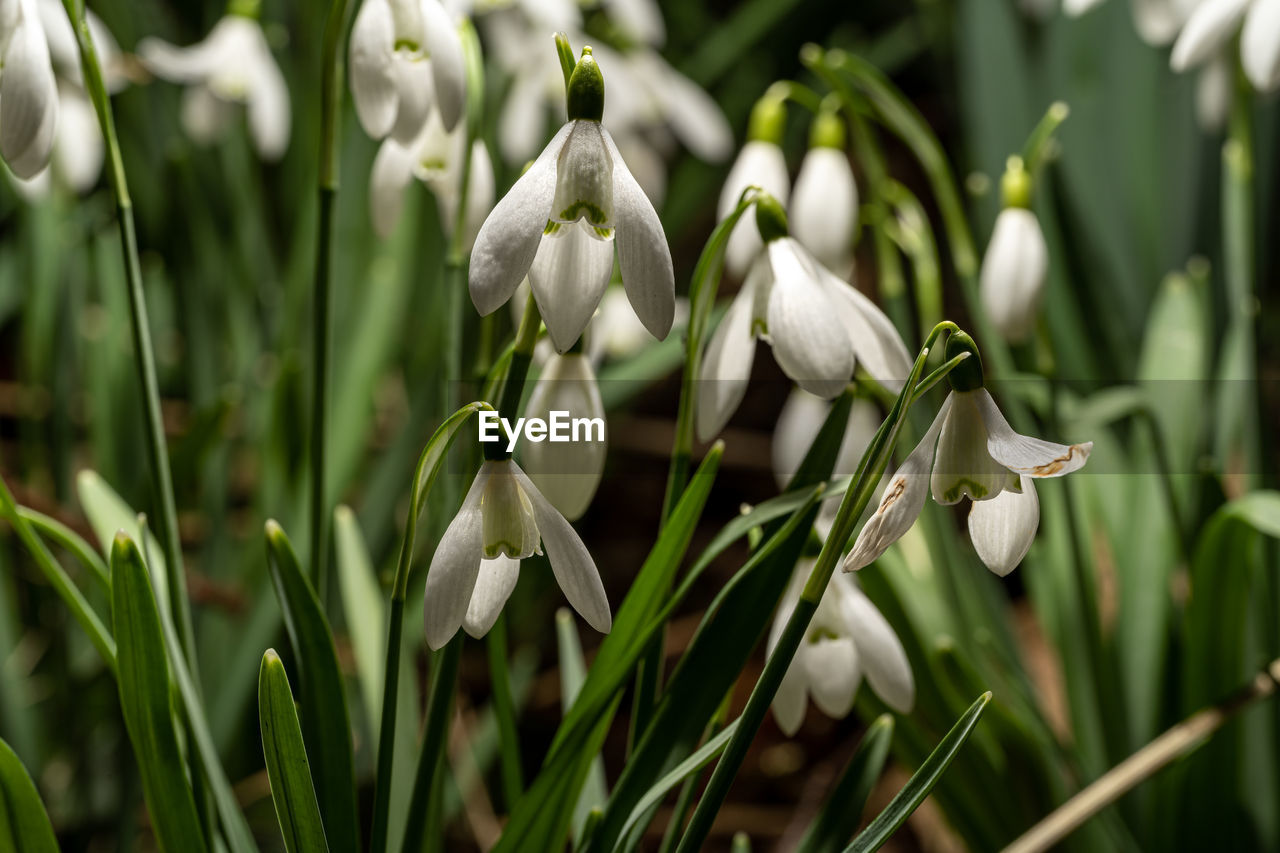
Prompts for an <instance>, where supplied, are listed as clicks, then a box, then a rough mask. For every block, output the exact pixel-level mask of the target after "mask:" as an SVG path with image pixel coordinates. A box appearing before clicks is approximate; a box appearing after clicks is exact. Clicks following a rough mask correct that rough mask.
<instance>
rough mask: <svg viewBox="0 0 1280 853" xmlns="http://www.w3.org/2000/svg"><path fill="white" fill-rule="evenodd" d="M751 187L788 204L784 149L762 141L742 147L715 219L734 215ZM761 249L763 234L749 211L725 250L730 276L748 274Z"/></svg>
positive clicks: (725, 184)
mask: <svg viewBox="0 0 1280 853" xmlns="http://www.w3.org/2000/svg"><path fill="white" fill-rule="evenodd" d="M749 186H757V187H760V189H762V190H764V191H765V192H767V193H769V194H770V195H772V196H773V197H774V198H776V199H777V200H778V203H779V204H782V205H785V204H786V203H787V197H788V194H789V193H790V191H791V181H790V179H789V178H788V176H787V161H786V158H785V157H783V155H782V149H781V148H779V147H778V146H777V145H774V144H773V143H772V142H762V141H760V140H752V141H751V142H748V143H747V144H746V145H744V146H742V151H740V152H739V153H738V159H737V160H735V161H734V163H733V168H731V169H730V170H729V176H728V177H727V178H725V181H724V187H723V188H722V189H721V191H720V206H719V211H718V215H717V217H716V218H717V219H720V220H723V219H724V218H725V217H727V216H728V215H729V214H730V213H732V212H733V209H734V207H736V206H737V204H738V200H739V199H740V198H741V196H742V191H743V190H745V189H746V188H747V187H749ZM760 246H761V243H760V231H759V230H758V229H757V228H756V221H755V215H754V213H753V212H752V211H750V210H748V211H747V212H746V213H745V214H743V217H742V218H741V219H739V220H738V225H737V227H735V228H734V229H733V233H732V234H731V235H729V245H728V247H727V248H726V249H725V268H726V269H727V270H728V271H729V274H730V275H734V276H741V275H742V274H743V273H745V272H746V271H747V267H749V266H750V265H751V262H752V260H754V259H755V256H756V255H757V254H758V253H759V251H760Z"/></svg>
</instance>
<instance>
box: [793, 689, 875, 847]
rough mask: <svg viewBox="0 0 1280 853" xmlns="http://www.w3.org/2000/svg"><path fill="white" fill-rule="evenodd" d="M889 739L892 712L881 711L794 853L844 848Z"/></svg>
mask: <svg viewBox="0 0 1280 853" xmlns="http://www.w3.org/2000/svg"><path fill="white" fill-rule="evenodd" d="M892 739H893V716H892V715H891V714H881V715H880V716H879V717H877V718H876V720H875V722H873V723H872V724H871V725H870V726H868V727H867V733H866V734H865V735H863V736H862V742H861V743H859V744H858V748H857V750H856V751H855V752H854V753H853V757H852V758H850V759H849V764H848V765H847V766H846V767H845V769H844V772H843V773H841V774H840V779H839V781H837V782H836V786H835V787H834V788H832V789H831V794H830V795H829V796H828V797H827V800H826V802H824V803H823V804H822V811H820V812H818V816H817V817H816V818H814V821H813V823H811V824H810V825H809V829H808V831H806V832H805V834H804V838H802V839H800V845H799V846H798V847H797V848H796V853H827V851H831V853H834V851H837V850H842V849H844V846H845V845H846V844H847V843H848V841H849V838H851V837H852V836H853V833H854V831H855V830H857V828H858V824H859V823H861V822H862V810H863V809H864V808H866V805H867V797H869V796H871V788H872V787H873V786H874V785H875V783H876V780H877V779H879V778H880V772H881V771H882V770H883V769H884V763H885V760H886V759H887V758H888V757H889V743H890V741H891V740H892Z"/></svg>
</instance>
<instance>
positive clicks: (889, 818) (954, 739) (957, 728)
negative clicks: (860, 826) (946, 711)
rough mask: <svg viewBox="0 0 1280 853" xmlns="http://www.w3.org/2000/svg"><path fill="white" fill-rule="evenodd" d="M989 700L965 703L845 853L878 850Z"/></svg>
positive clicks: (986, 696) (938, 774)
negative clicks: (900, 786) (887, 803)
mask: <svg viewBox="0 0 1280 853" xmlns="http://www.w3.org/2000/svg"><path fill="white" fill-rule="evenodd" d="M990 701H991V694H990V693H983V694H982V695H981V696H979V697H978V698H977V700H976V701H975V702H974V703H973V704H972V705H970V706H969V710H967V711H965V712H964V714H963V715H962V716H961V717H960V719H958V720H956V724H955V725H954V726H952V727H951V731H949V732H947V736H946V737H944V738H943V739H942V742H941V743H939V744H938V746H937V747H936V748H935V749H934V750H933V752H931V753H929V757H928V758H926V759H925V760H924V763H923V764H921V765H920V769H919V770H917V771H916V772H915V773H913V774H912V775H911V778H910V779H908V780H907V784H906V785H904V786H903V787H902V790H901V791H899V792H898V793H897V795H896V796H894V798H893V799H892V800H891V801H890V802H889V805H887V806H885V809H884V811H882V812H880V814H878V815H876V818H875V820H873V821H871V825H870V826H868V827H867V828H866V829H864V830H863V831H862V832H861V833H860V834H859V835H858V837H857V838H855V839H853V843H852V844H850V845H849V846H848V847H846V848H845V853H870V851H872V850H879V849H880V847H881V845H883V844H884V843H885V842H886V841H888V840H889V837H890V836H891V835H893V834H894V833H895V832H897V831H898V827H900V826H902V824H903V823H904V822H905V821H906V819H907V818H908V817H910V816H911V813H912V812H914V811H915V810H916V808H917V807H919V805H920V804H921V803H923V802H924V798H925V797H927V796H929V792H930V791H932V790H933V787H934V786H935V785H937V784H938V781H939V780H940V779H941V778H942V774H943V773H945V772H946V770H947V767H949V766H950V765H951V761H952V759H954V758H955V757H956V753H957V752H959V751H960V747H962V746H964V742H965V741H966V740H968V739H969V734H970V732H972V731H973V727H974V726H976V725H977V724H978V720H979V718H981V717H982V711H983V709H984V708H986V707H987V703H988V702H990Z"/></svg>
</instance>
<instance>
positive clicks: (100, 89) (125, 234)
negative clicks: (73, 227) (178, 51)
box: [62, 0, 197, 674]
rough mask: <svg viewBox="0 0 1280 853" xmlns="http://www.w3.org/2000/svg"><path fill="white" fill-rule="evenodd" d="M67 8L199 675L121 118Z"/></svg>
mask: <svg viewBox="0 0 1280 853" xmlns="http://www.w3.org/2000/svg"><path fill="white" fill-rule="evenodd" d="M62 5H63V7H64V8H65V9H66V11H67V16H68V18H69V19H70V21H71V28H72V30H74V31H75V33H76V40H77V42H78V44H79V48H80V65H81V68H82V70H83V73H84V83H85V90H86V91H87V92H88V93H89V97H90V99H91V100H92V101H93V106H94V110H95V112H96V113H97V114H98V124H99V127H100V128H101V130H102V138H103V142H104V144H105V146H106V151H107V173H108V176H109V178H110V183H111V190H112V193H113V194H114V195H115V201H116V215H117V218H118V219H119V221H120V243H121V249H122V252H121V254H122V255H123V257H124V271H125V278H126V280H127V281H128V292H129V317H130V320H131V324H132V331H133V355H134V367H135V368H136V370H137V376H138V384H139V385H140V386H141V387H142V399H143V414H144V419H143V420H144V422H145V425H146V446H147V462H148V466H147V467H148V469H149V472H150V475H151V491H152V499H153V500H154V501H156V502H157V503H158V504H159V512H157V513H156V514H155V515H156V518H157V520H158V521H159V523H158V524H157V525H156V527H155V532H156V538H157V539H159V540H160V543H161V547H162V548H163V549H164V555H165V572H166V574H167V575H168V578H167V580H168V585H169V606H170V609H171V610H172V612H173V618H174V621H175V622H176V625H177V629H178V639H179V640H180V641H181V643H182V652H183V655H184V656H185V657H186V659H187V663H188V666H189V667H190V669H191V671H192V673H193V674H194V673H196V672H197V667H196V646H195V634H194V632H193V631H192V627H191V605H190V602H189V600H188V599H187V577H186V574H185V572H184V569H183V564H182V546H181V543H180V541H179V538H178V511H177V506H176V504H175V502H174V498H173V475H172V473H171V472H170V469H169V450H168V447H167V446H166V444H165V437H164V420H163V418H162V416H161V413H160V386H159V383H158V382H157V380H156V365H155V352H154V349H153V347H152V345H151V326H150V323H149V321H148V320H147V302H146V295H145V294H144V293H143V289H142V264H141V262H140V261H139V259H138V237H137V233H136V231H135V229H134V222H133V200H132V199H131V198H130V197H129V184H128V181H127V179H126V177H125V173H124V160H123V159H122V158H121V154H120V142H119V139H118V138H117V137H116V125H115V117H114V115H113V114H112V111H111V100H110V98H109V96H108V95H107V87H106V84H105V82H104V81H103V77H102V67H101V65H100V64H99V62H98V54H97V50H96V49H95V47H94V44H93V39H92V37H91V36H90V34H89V26H88V23H87V22H86V20H85V17H84V14H83V8H82V5H83V4H82V2H79V0H63V3H62Z"/></svg>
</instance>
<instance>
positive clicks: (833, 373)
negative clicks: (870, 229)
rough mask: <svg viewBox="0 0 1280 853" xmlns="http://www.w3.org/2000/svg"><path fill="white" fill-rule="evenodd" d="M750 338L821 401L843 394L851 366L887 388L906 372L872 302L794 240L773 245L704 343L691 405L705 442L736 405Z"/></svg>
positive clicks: (904, 359)
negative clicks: (759, 340) (859, 367)
mask: <svg viewBox="0 0 1280 853" xmlns="http://www.w3.org/2000/svg"><path fill="white" fill-rule="evenodd" d="M756 338H763V339H764V340H766V341H768V342H769V343H770V344H771V345H772V347H773V356H774V359H776V360H777V362H778V366H779V367H781V368H782V372H783V373H785V374H787V376H788V377H790V378H791V379H792V380H793V381H795V382H796V383H797V384H798V385H799V386H800V387H801V388H803V389H805V390H806V391H808V392H810V393H812V394H815V395H817V396H819V397H823V398H826V399H830V398H832V397H834V396H836V395H837V394H839V393H840V392H841V391H842V390H843V389H844V387H845V386H846V385H847V384H848V383H849V380H850V379H852V378H853V370H854V366H855V364H856V363H861V364H862V367H863V369H864V370H866V372H867V373H868V374H869V375H870V376H871V377H872V378H873V379H875V380H877V381H879V382H881V383H883V384H885V385H886V386H887V387H889V388H891V389H893V390H896V389H897V388H899V387H901V383H902V381H903V380H904V379H905V378H906V376H907V374H908V373H910V371H911V356H910V355H909V354H908V353H907V348H906V345H905V344H903V342H902V338H901V336H899V334H898V331H897V329H895V328H894V326H893V322H892V321H890V320H889V318H888V317H886V316H885V314H884V312H882V311H881V310H880V309H879V308H878V307H876V305H875V303H874V302H872V301H871V300H870V299H868V298H867V297H866V296H863V295H862V293H860V292H859V291H858V289H857V288H855V287H853V286H851V285H850V284H848V283H847V282H845V281H842V280H841V279H840V278H838V277H837V276H836V275H835V274H834V273H832V272H831V271H830V270H828V269H827V268H826V267H824V266H822V264H820V263H818V262H817V260H815V259H814V257H813V255H811V254H809V250H808V249H806V248H804V246H802V245H801V244H800V243H799V242H797V241H796V240H795V239H793V238H791V237H778V238H776V239H772V240H770V241H769V242H768V243H767V244H766V245H765V246H764V247H763V248H762V249H761V250H760V251H759V253H758V255H757V258H756V260H755V262H754V263H753V264H752V265H751V269H750V270H749V271H748V273H747V278H746V280H745V281H744V282H743V285H742V288H741V289H740V290H739V291H738V293H737V295H736V296H734V298H733V301H732V302H731V303H730V305H729V309H728V310H727V311H726V312H725V314H724V317H723V318H722V319H721V321H720V325H719V326H717V327H716V330H715V332H714V333H713V334H712V335H711V340H710V342H709V343H708V344H707V349H706V353H705V355H704V356H703V360H702V371H701V375H700V376H699V380H700V381H699V387H698V402H697V428H698V437H699V438H700V439H702V440H703V441H709V440H711V439H712V438H714V437H715V436H716V435H718V434H719V432H720V431H721V430H722V429H724V425H725V424H726V423H728V421H729V418H730V417H731V416H732V415H733V413H734V412H735V411H736V410H737V408H738V405H739V404H740V403H741V402H742V397H743V395H744V394H745V393H746V390H747V380H748V379H749V378H750V376H751V363H752V361H753V360H754V358H755V341H756Z"/></svg>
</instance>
